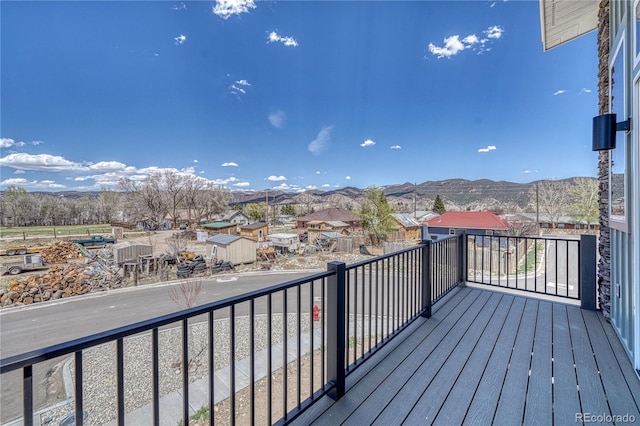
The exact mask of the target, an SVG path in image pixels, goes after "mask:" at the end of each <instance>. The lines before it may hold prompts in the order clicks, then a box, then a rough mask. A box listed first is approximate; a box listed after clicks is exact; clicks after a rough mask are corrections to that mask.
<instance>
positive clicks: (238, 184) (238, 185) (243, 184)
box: [233, 182, 251, 188]
mask: <svg viewBox="0 0 640 426" xmlns="http://www.w3.org/2000/svg"><path fill="white" fill-rule="evenodd" d="M233 186H237V187H238V188H246V187H247V186H251V184H250V183H249V182H238V183H234V184H233Z"/></svg>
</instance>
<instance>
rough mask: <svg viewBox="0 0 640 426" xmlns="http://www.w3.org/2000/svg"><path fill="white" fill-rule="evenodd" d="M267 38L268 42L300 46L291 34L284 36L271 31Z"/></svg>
mask: <svg viewBox="0 0 640 426" xmlns="http://www.w3.org/2000/svg"><path fill="white" fill-rule="evenodd" d="M267 40H268V41H267V43H276V42H280V43H282V44H284V45H285V46H289V47H298V42H297V41H296V40H295V39H294V38H293V37H290V36H285V37H283V36H281V35H279V34H278V33H277V32H275V31H271V32H270V33H269V35H268V36H267Z"/></svg>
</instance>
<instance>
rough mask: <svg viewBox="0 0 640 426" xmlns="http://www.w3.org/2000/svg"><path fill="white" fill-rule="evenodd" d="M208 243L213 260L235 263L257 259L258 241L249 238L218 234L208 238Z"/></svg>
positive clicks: (251, 261)
mask: <svg viewBox="0 0 640 426" xmlns="http://www.w3.org/2000/svg"><path fill="white" fill-rule="evenodd" d="M206 244H207V245H209V246H211V252H210V253H211V259H212V260H225V261H229V262H232V263H234V264H240V263H253V262H255V261H256V243H255V242H254V241H251V240H250V239H248V238H244V237H241V236H239V235H225V234H218V235H214V236H213V237H209V238H207V240H206Z"/></svg>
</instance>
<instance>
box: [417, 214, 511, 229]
mask: <svg viewBox="0 0 640 426" xmlns="http://www.w3.org/2000/svg"><path fill="white" fill-rule="evenodd" d="M427 225H428V226H430V227H434V228H466V229H506V228H508V227H509V225H508V224H507V222H506V221H505V220H504V219H502V218H501V217H499V216H496V215H495V214H493V213H491V212H446V213H443V214H441V215H440V216H438V217H436V218H434V219H431V220H430V221H428V222H427Z"/></svg>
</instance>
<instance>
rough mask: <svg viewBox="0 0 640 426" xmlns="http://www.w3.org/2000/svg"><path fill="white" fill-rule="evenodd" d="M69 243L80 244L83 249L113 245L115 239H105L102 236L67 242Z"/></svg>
mask: <svg viewBox="0 0 640 426" xmlns="http://www.w3.org/2000/svg"><path fill="white" fill-rule="evenodd" d="M68 241H69V242H72V243H76V244H80V245H82V246H84V247H96V246H104V245H106V244H115V243H116V239H115V238H107V237H103V236H102V235H93V236H91V237H90V238H78V239H71V240H68Z"/></svg>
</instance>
